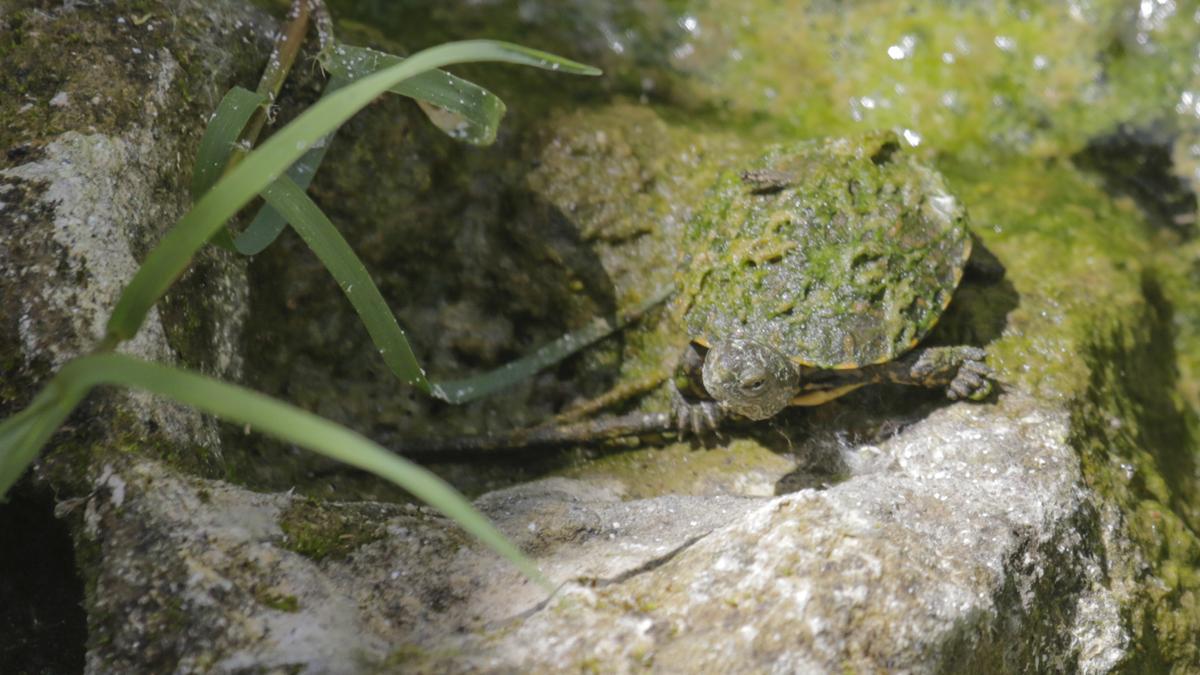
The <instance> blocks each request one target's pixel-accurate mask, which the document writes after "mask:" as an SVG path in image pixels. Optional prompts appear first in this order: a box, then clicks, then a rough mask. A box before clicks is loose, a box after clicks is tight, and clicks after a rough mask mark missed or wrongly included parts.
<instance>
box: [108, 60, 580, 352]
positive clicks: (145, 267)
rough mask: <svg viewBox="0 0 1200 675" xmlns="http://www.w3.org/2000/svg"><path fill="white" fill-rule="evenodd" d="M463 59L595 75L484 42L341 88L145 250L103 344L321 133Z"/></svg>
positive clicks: (125, 328)
mask: <svg viewBox="0 0 1200 675" xmlns="http://www.w3.org/2000/svg"><path fill="white" fill-rule="evenodd" d="M469 61H501V62H508V63H517V64H523V65H529V66H535V67H539V68H546V69H549V70H557V71H562V72H567V73H575V74H581V75H597V74H599V72H600V71H599V70H597V69H595V68H592V67H590V66H585V65H583V64H579V63H575V62H574V61H568V60H566V59H562V58H560V57H557V56H554V55H552V54H547V53H545V52H540V51H537V50H533V49H529V48H526V47H521V46H519V45H512V44H508V43H503V42H493V41H489V40H471V41H465V42H453V43H449V44H444V45H439V46H437V47H432V48H430V49H426V50H424V51H421V52H418V53H416V54H414V55H412V56H411V57H409V58H407V59H405V60H404V61H403V62H402V63H400V64H398V65H395V66H392V67H391V68H387V69H386V70H382V71H379V72H377V73H374V74H373V75H368V76H367V77H364V78H363V79H361V80H358V81H357V82H354V83H353V84H350V85H348V86H346V87H345V88H343V89H341V90H340V91H338V92H337V93H336V94H334V95H332V96H330V97H329V98H325V99H322V100H320V101H318V102H317V103H315V104H313V106H312V107H310V108H309V109H308V110H306V111H305V112H304V113H302V114H301V115H300V116H299V117H297V118H296V119H295V120H293V121H292V122H291V123H290V124H288V125H287V126H285V127H283V128H282V129H280V130H279V131H278V132H277V133H276V134H274V135H273V136H271V138H269V139H268V140H267V141H266V142H265V143H263V144H262V146H260V147H259V148H258V149H257V150H255V151H253V152H251V153H250V154H249V155H247V156H246V159H245V160H244V161H242V162H241V163H240V164H239V165H238V166H237V167H236V168H234V169H233V170H232V171H230V172H229V173H227V174H225V176H223V177H222V178H221V179H220V180H219V181H217V183H216V184H215V185H214V186H213V187H212V189H210V190H209V191H208V192H206V193H204V196H203V197H201V198H200V200H199V201H198V202H196V204H195V205H194V206H193V207H192V209H191V210H190V211H188V212H187V213H186V214H184V216H183V217H182V218H180V220H179V222H177V223H176V224H175V227H173V228H172V229H171V230H170V231H169V232H168V233H167V234H166V235H165V236H164V237H163V238H162V240H161V241H160V242H159V244H158V246H157V247H155V248H154V250H152V251H151V252H150V255H148V256H147V257H146V260H145V262H143V264H142V266H141V267H140V268H139V269H138V271H137V273H136V274H135V275H134V277H133V280H132V281H130V283H129V285H128V286H127V287H126V288H125V292H124V293H122V294H121V298H120V299H119V300H118V301H117V306H116V308H115V309H114V310H113V314H112V317H110V319H109V322H108V336H107V338H106V340H105V343H106V344H111V343H113V342H117V341H123V340H127V339H129V338H131V337H133V335H134V334H136V333H137V331H138V329H139V328H140V327H141V325H142V322H143V321H144V320H145V318H146V313H147V312H149V311H150V308H151V307H152V306H154V303H156V302H158V299H159V298H160V297H162V295H163V293H165V292H166V291H167V289H168V288H169V287H170V286H171V284H172V283H173V282H174V281H175V279H176V278H178V277H179V275H180V274H182V273H183V271H184V269H185V268H186V267H187V265H188V263H189V262H190V261H191V258H192V256H193V255H194V254H195V252H196V251H197V250H198V249H199V248H200V247H201V246H202V245H203V244H204V242H205V241H207V240H208V239H209V238H210V237H211V236H212V235H213V234H214V233H215V232H216V231H217V230H218V229H219V228H220V227H221V226H222V224H223V223H225V222H226V221H228V220H229V218H231V217H232V216H233V214H235V213H236V212H237V210H238V209H240V208H241V207H242V206H244V205H245V204H246V203H247V202H249V201H250V200H251V199H252V198H253V197H254V195H256V194H258V193H259V192H260V191H262V190H263V189H264V188H266V187H267V186H268V185H270V184H271V183H272V182H273V181H274V180H275V179H276V178H278V177H279V176H280V175H281V174H282V173H283V172H284V171H285V170H286V169H287V167H289V166H291V164H292V163H293V162H295V161H296V160H297V159H299V158H300V156H301V155H303V154H304V153H305V152H307V151H308V149H309V148H311V147H312V145H313V144H314V143H315V142H316V141H317V140H318V139H320V138H321V137H322V136H324V135H326V134H328V133H329V132H331V131H333V130H334V129H336V128H337V127H338V126H339V125H340V124H342V123H343V122H345V121H346V120H347V119H349V118H350V116H351V115H353V114H354V113H355V112H357V111H359V110H361V109H362V108H363V107H364V106H366V105H367V104H368V103H370V102H371V101H372V100H373V99H374V98H375V97H376V96H378V95H379V94H381V93H383V92H384V91H387V90H388V89H390V88H391V87H393V86H395V85H396V84H397V83H399V82H402V81H403V80H405V79H407V78H409V77H412V76H413V75H416V74H418V73H421V72H424V71H426V70H430V69H432V68H438V67H441V66H446V65H450V64H453V63H464V62H469Z"/></svg>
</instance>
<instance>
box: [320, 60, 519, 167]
mask: <svg viewBox="0 0 1200 675" xmlns="http://www.w3.org/2000/svg"><path fill="white" fill-rule="evenodd" d="M320 59H321V65H322V66H324V68H325V69H326V70H328V71H329V72H331V73H333V74H335V75H338V76H340V77H343V78H346V79H348V80H357V79H360V78H362V77H366V76H367V75H370V74H371V73H374V72H377V71H380V70H383V69H385V68H390V67H392V66H395V65H397V64H399V63H401V62H403V61H404V59H403V58H402V57H399V56H395V55H393V54H387V53H385V52H380V51H376V50H374V49H368V48H367V47H355V46H353V45H347V44H341V43H338V44H335V45H334V46H333V47H332V48H330V49H327V50H325V51H324V52H322V53H321V56H320ZM389 91H391V92H392V93H394V94H400V95H402V96H408V97H410V98H414V99H416V100H417V101H421V102H425V103H429V104H432V105H433V106H436V108H434V109H430V108H428V107H426V106H422V110H424V111H425V114H426V115H428V116H429V120H430V121H431V122H433V124H434V125H435V126H437V127H438V128H439V129H441V130H442V131H444V132H446V134H447V135H449V136H450V137H451V138H454V139H457V140H460V141H465V142H467V143H472V144H474V145H491V144H492V143H493V142H494V141H495V140H496V130H497V129H499V128H500V120H501V119H503V118H504V112H505V110H506V109H505V106H504V101H501V100H500V98H499V97H498V96H496V95H495V94H493V93H492V92H490V91H488V90H487V89H484V88H483V87H481V86H479V85H477V84H474V83H472V82H469V81H467V80H464V79H462V78H460V77H456V76H454V75H451V74H450V73H446V72H443V71H440V70H429V71H426V72H423V73H421V74H420V75H416V76H414V77H410V78H409V79H407V80H405V81H403V82H401V83H399V84H397V85H396V86H394V87H392V88H391V89H389Z"/></svg>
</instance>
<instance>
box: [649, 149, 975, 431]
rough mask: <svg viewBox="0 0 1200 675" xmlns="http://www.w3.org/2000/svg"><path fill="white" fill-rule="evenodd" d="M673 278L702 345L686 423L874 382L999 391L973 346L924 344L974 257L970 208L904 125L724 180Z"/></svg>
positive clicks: (696, 344)
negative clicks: (922, 155) (909, 148)
mask: <svg viewBox="0 0 1200 675" xmlns="http://www.w3.org/2000/svg"><path fill="white" fill-rule="evenodd" d="M683 246H684V250H685V251H686V252H687V256H686V257H685V259H684V261H683V264H682V265H681V266H680V270H679V273H678V276H677V279H676V287H677V289H678V292H679V295H678V296H677V298H676V303H678V304H677V305H676V311H677V312H678V314H677V316H682V321H683V325H684V326H686V329H687V331H688V336H689V338H690V344H689V346H688V348H687V349H686V350H685V352H684V354H683V356H682V357H681V359H680V361H679V364H678V367H677V370H676V374H675V377H674V378H673V383H674V386H675V405H674V418H675V422H676V425H677V426H678V428H679V430H680V432H681V433H682V432H684V431H685V430H688V429H690V430H691V431H693V432H694V433H697V434H699V433H701V432H702V431H704V429H705V427H708V428H712V429H715V428H716V427H717V425H718V424H719V423H720V421H721V419H722V418H723V417H725V416H727V415H731V414H733V415H740V416H742V417H747V418H750V419H753V420H761V419H766V418H768V417H771V416H773V415H775V414H777V413H779V412H780V411H781V410H783V409H784V408H785V407H787V406H789V405H817V404H820V403H824V402H826V401H829V400H831V399H833V398H836V397H838V396H841V395H843V394H845V393H847V392H849V391H852V390H854V389H857V388H858V387H861V386H863V385H865V384H869V383H873V382H898V383H902V384H911V385H920V386H925V387H945V388H946V394H947V395H948V396H949V397H950V398H951V399H972V400H978V399H982V398H984V397H986V396H987V395H988V394H989V393H990V391H991V386H992V385H991V381H990V380H989V371H988V369H987V366H985V365H984V363H983V358H984V352H983V350H981V349H978V348H976V347H967V346H957V347H927V348H924V349H914V348H915V347H916V346H917V344H918V343H919V342H920V341H921V340H922V339H923V338H925V336H926V335H928V334H929V331H930V330H931V329H932V328H933V326H934V324H935V323H937V320H938V318H939V317H940V316H941V315H942V313H943V312H944V311H945V310H946V307H947V305H949V303H950V299H951V297H952V296H953V294H954V291H955V288H957V286H958V283H959V280H960V279H961V278H962V275H963V269H964V266H965V265H966V264H967V259H968V257H969V256H970V254H971V234H970V232H969V230H968V229H967V217H966V213H965V211H964V210H963V207H962V205H961V204H960V203H959V202H958V200H957V199H955V198H954V196H953V195H951V194H950V192H949V191H948V190H947V188H946V184H945V181H944V180H943V178H942V176H941V175H940V174H939V173H937V172H936V171H934V170H933V169H930V168H928V167H926V166H923V165H922V164H920V163H918V162H917V161H916V160H915V159H914V158H912V157H911V156H910V155H908V154H906V153H905V151H904V148H903V147H902V145H901V144H900V142H899V141H898V139H897V138H896V136H895V135H894V134H891V133H875V134H872V135H870V136H867V137H865V138H859V139H829V140H818V141H807V142H803V143H797V144H792V145H787V146H780V147H778V148H776V149H774V150H772V151H771V152H769V153H768V154H767V155H766V156H765V157H763V158H762V159H761V160H759V161H758V163H757V164H756V165H755V166H753V167H752V168H751V170H749V171H745V172H743V173H741V174H740V175H739V174H735V173H730V174H727V175H725V176H724V177H722V178H721V179H720V180H719V181H718V183H717V185H716V186H715V187H714V191H713V193H712V198H710V199H709V200H707V201H706V203H705V204H704V205H703V206H702V207H701V208H700V211H699V212H698V213H697V214H696V216H695V217H694V218H693V219H692V220H691V221H690V222H689V224H688V225H687V227H686V231H685V232H684V236H683Z"/></svg>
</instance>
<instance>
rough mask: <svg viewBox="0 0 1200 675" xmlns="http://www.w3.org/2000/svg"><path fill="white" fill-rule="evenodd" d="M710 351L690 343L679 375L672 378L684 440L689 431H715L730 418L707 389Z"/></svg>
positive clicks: (674, 403)
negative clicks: (706, 364)
mask: <svg viewBox="0 0 1200 675" xmlns="http://www.w3.org/2000/svg"><path fill="white" fill-rule="evenodd" d="M706 351H707V349H706V348H705V347H702V346H700V345H698V344H695V343H689V344H688V346H687V348H685V349H684V352H683V354H682V355H681V356H680V358H679V364H678V366H677V367H676V369H675V376H674V377H672V378H671V380H670V387H671V418H672V419H673V420H674V421H675V428H676V430H678V432H679V438H681V439H682V438H684V437H685V436H687V434H688V432H691V433H692V435H694V436H703V435H704V434H706V433H712V432H715V431H716V430H717V428H718V427H720V426H721V422H722V421H724V419H725V418H726V417H727V414H726V412H725V410H724V408H722V407H721V406H720V404H718V403H717V402H716V401H714V400H713V399H712V397H710V396H709V395H708V392H707V391H706V390H705V389H704V382H703V368H704V355H705V352H706Z"/></svg>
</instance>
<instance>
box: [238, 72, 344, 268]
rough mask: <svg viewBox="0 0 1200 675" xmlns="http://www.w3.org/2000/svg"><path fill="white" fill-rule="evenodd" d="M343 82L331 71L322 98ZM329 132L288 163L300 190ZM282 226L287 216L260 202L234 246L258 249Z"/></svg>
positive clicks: (322, 153)
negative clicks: (252, 218) (260, 206)
mask: <svg viewBox="0 0 1200 675" xmlns="http://www.w3.org/2000/svg"><path fill="white" fill-rule="evenodd" d="M346 84H347V81H346V80H345V79H344V78H341V77H338V76H337V75H334V76H333V77H331V78H329V82H328V83H327V84H326V85H325V91H324V92H322V94H321V96H322V98H323V97H325V96H329V95H330V94H332V93H333V92H335V91H337V90H338V89H341V88H342V87H344V86H346ZM333 136H334V132H330V133H329V134H327V135H325V136H324V137H322V138H321V140H319V141H317V142H316V144H315V145H313V147H312V148H311V149H310V150H309V151H308V152H306V153H304V156H302V157H301V158H300V159H299V160H297V161H296V162H295V163H294V164H292V165H291V166H290V167H288V170H287V177H288V178H290V179H292V182H293V183H295V184H296V185H297V186H298V187H299V188H300V189H301V190H307V189H308V186H309V184H310V183H312V179H313V177H314V176H316V175H317V169H319V168H321V162H323V161H325V152H326V151H328V150H329V144H330V143H332V142H333ZM285 227H287V219H285V218H284V217H283V216H281V215H279V212H278V211H276V210H275V209H274V208H273V207H272V206H271V205H270V204H264V205H263V207H262V208H261V209H259V210H258V213H257V214H255V216H254V220H253V221H251V222H250V225H248V226H247V227H246V229H245V230H243V231H242V233H241V234H239V235H238V236H237V238H236V239H235V240H234V242H233V246H234V249H235V250H236V251H237V252H238V253H241V254H242V255H255V254H257V253H261V252H262V251H263V249H265V248H266V247H268V246H270V245H271V243H272V242H274V241H275V239H276V238H277V237H278V236H279V234H280V233H281V232H283V228H285Z"/></svg>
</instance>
